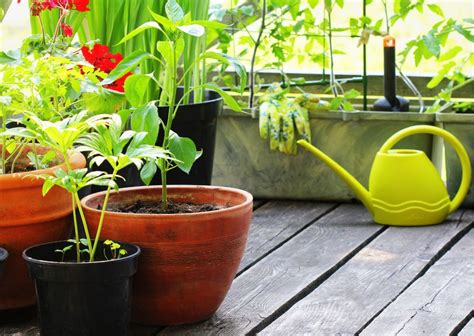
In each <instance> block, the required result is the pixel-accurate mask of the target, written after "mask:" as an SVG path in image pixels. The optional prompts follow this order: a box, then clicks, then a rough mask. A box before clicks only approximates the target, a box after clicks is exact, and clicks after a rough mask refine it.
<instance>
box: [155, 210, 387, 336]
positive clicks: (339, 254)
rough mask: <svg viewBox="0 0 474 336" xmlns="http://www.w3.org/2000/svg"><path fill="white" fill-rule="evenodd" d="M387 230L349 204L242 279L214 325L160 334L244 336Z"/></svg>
mask: <svg viewBox="0 0 474 336" xmlns="http://www.w3.org/2000/svg"><path fill="white" fill-rule="evenodd" d="M383 230H384V228H383V227H381V226H378V225H374V224H373V222H372V220H371V219H370V215H369V214H368V212H367V211H366V210H365V209H364V208H362V207H361V206H358V205H343V206H341V207H339V208H337V209H336V210H334V211H333V212H331V213H330V214H329V215H327V216H325V217H323V218H321V219H320V220H318V221H317V222H315V223H314V224H312V225H311V226H309V227H308V228H307V229H305V230H304V231H302V232H301V233H300V234H298V235H297V236H295V237H294V238H293V239H291V240H290V241H289V242H287V243H286V244H284V245H282V246H281V247H280V248H279V249H277V250H276V251H274V252H273V253H271V254H270V255H268V256H267V257H265V258H264V259H263V260H261V261H260V262H259V263H257V264H256V265H254V266H253V267H251V268H250V269H249V270H247V271H246V272H244V273H243V274H242V275H241V276H239V277H238V278H236V279H235V280H234V283H233V285H232V288H231V290H230V292H229V294H228V295H227V298H226V299H225V301H224V303H223V304H222V306H221V308H220V309H219V310H218V312H217V313H216V314H215V315H214V316H213V317H212V318H211V319H210V320H208V321H205V322H202V323H200V324H197V325H193V326H183V327H170V328H166V329H165V330H164V331H162V332H161V333H159V334H158V335H225V336H229V335H244V334H245V333H247V332H249V331H251V330H252V329H253V328H254V327H255V326H257V325H258V324H259V323H261V322H262V321H264V320H265V319H267V318H270V319H271V318H272V314H275V312H276V311H277V310H278V309H280V308H281V307H282V306H283V305H285V304H287V303H288V302H289V301H291V300H295V298H297V297H298V295H301V293H304V292H305V291H306V290H308V287H312V286H317V285H318V284H319V283H320V282H321V281H323V280H324V279H325V277H327V276H328V273H331V272H334V271H335V270H336V269H337V268H338V267H339V266H340V264H341V263H342V262H343V260H345V259H346V258H349V257H350V256H351V254H352V253H353V251H354V250H355V249H357V248H360V246H361V245H362V246H363V245H364V244H366V243H367V240H369V239H372V237H373V236H374V235H376V234H378V233H379V232H381V231H383Z"/></svg>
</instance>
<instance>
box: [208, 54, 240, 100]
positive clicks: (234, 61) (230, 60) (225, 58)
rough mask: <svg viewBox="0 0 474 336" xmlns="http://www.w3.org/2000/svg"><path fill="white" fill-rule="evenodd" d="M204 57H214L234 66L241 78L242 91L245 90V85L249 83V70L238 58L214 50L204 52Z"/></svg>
mask: <svg viewBox="0 0 474 336" xmlns="http://www.w3.org/2000/svg"><path fill="white" fill-rule="evenodd" d="M202 58H212V59H215V60H217V61H219V62H221V63H223V64H227V65H230V66H232V68H233V69H234V70H235V72H236V74H237V75H238V76H239V78H240V93H242V92H244V90H245V87H246V85H247V70H246V69H245V66H244V65H243V64H242V63H240V62H239V61H238V60H237V59H235V58H233V57H231V56H229V55H226V54H221V53H217V52H213V51H209V52H206V53H205V54H203V56H202Z"/></svg>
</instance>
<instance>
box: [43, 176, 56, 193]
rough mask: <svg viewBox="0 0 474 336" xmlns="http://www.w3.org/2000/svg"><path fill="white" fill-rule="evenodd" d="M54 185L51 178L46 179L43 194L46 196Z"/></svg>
mask: <svg viewBox="0 0 474 336" xmlns="http://www.w3.org/2000/svg"><path fill="white" fill-rule="evenodd" d="M52 187H54V183H53V182H51V180H49V179H48V180H44V182H43V188H42V189H41V192H42V194H43V197H44V196H46V194H47V193H48V192H49V191H50V190H51V188H52Z"/></svg>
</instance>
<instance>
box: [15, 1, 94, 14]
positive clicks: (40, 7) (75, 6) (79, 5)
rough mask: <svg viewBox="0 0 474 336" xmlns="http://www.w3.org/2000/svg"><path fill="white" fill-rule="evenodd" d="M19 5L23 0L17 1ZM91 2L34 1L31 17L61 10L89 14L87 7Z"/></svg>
mask: <svg viewBox="0 0 474 336" xmlns="http://www.w3.org/2000/svg"><path fill="white" fill-rule="evenodd" d="M17 2H18V3H20V2H21V0H17ZM88 5H89V0H33V1H32V3H31V15H32V16H38V15H39V14H40V13H41V12H42V11H44V10H51V9H53V8H60V9H63V10H77V11H79V12H87V11H89V10H90V8H88V7H87V6H88Z"/></svg>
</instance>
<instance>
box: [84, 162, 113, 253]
mask: <svg viewBox="0 0 474 336" xmlns="http://www.w3.org/2000/svg"><path fill="white" fill-rule="evenodd" d="M117 172H118V169H117V167H115V169H114V171H113V173H112V178H111V180H112V181H114V180H115V177H116V175H117ZM111 189H112V185H111V184H109V186H108V187H107V191H106V192H105V198H104V203H103V204H102V210H101V211H100V218H99V225H98V226H97V232H96V234H95V238H94V247H93V248H92V251H91V253H90V259H89V261H91V262H92V261H94V256H95V251H96V250H97V245H98V243H99V238H100V233H101V231H102V225H103V224H104V218H105V212H106V211H107V203H109V196H110V190H111Z"/></svg>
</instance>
